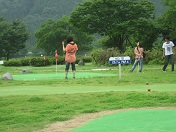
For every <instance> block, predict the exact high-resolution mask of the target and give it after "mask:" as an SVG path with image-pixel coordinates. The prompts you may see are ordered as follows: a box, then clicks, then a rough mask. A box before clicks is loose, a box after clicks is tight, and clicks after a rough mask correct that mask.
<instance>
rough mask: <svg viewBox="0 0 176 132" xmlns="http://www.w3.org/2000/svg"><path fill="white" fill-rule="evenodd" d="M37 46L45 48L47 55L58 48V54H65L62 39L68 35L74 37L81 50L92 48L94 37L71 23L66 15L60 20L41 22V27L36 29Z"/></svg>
mask: <svg viewBox="0 0 176 132" xmlns="http://www.w3.org/2000/svg"><path fill="white" fill-rule="evenodd" d="M35 36H36V42H37V47H38V48H41V49H44V51H45V54H46V55H51V54H54V53H55V51H56V50H58V54H61V55H62V54H63V50H62V41H64V40H66V38H67V37H68V36H72V37H73V38H74V42H76V43H77V44H78V49H79V51H85V50H90V49H91V45H90V44H91V42H92V40H93V37H91V36H90V35H87V33H85V32H80V31H79V29H78V28H76V27H74V26H73V25H72V24H71V23H69V18H68V17H66V16H64V17H63V18H61V19H59V20H58V21H56V22H55V21H54V20H51V19H49V20H48V21H46V22H45V23H42V24H41V28H40V29H39V30H37V31H36V33H35Z"/></svg>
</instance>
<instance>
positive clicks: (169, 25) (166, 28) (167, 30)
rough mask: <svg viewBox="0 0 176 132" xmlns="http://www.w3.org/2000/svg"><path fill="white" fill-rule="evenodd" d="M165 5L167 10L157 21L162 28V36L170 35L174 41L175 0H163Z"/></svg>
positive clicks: (175, 29)
mask: <svg viewBox="0 0 176 132" xmlns="http://www.w3.org/2000/svg"><path fill="white" fill-rule="evenodd" d="M164 2H165V4H166V5H167V7H168V8H167V10H166V12H164V14H163V15H162V16H161V17H160V18H159V19H158V23H159V24H160V26H161V28H162V34H163V36H170V37H171V38H172V39H173V41H174V42H176V36H175V34H176V23H175V21H176V17H175V14H176V1H175V0H164Z"/></svg>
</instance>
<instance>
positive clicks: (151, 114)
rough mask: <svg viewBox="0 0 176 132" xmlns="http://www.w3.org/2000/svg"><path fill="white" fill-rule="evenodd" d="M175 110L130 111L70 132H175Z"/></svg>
mask: <svg viewBox="0 0 176 132" xmlns="http://www.w3.org/2000/svg"><path fill="white" fill-rule="evenodd" d="M175 123H176V110H132V111H125V112H118V113H115V114H111V115H107V116H102V117H100V118H97V119H95V120H93V121H90V122H89V123H87V124H86V125H84V126H82V127H80V128H76V129H74V130H72V131H71V132H175V131H176V125H175Z"/></svg>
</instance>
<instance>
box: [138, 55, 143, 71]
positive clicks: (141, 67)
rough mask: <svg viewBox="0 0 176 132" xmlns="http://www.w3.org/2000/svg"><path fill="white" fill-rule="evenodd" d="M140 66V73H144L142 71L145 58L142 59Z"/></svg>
mask: <svg viewBox="0 0 176 132" xmlns="http://www.w3.org/2000/svg"><path fill="white" fill-rule="evenodd" d="M139 65H140V68H139V72H142V69H143V58H140V61H139Z"/></svg>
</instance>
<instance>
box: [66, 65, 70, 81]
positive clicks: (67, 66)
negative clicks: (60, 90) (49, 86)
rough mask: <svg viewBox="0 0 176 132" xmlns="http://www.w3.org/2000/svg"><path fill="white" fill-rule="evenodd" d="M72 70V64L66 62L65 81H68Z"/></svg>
mask: <svg viewBox="0 0 176 132" xmlns="http://www.w3.org/2000/svg"><path fill="white" fill-rule="evenodd" d="M69 68H70V63H68V62H66V67H65V79H68V70H69Z"/></svg>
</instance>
